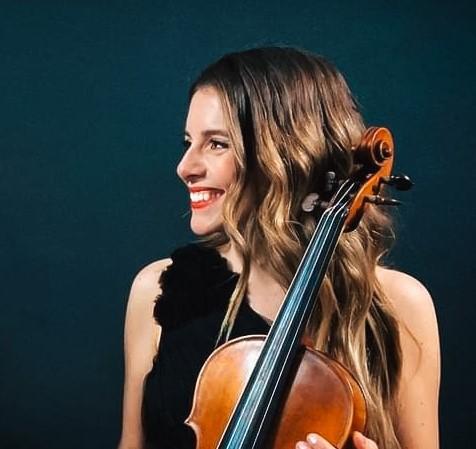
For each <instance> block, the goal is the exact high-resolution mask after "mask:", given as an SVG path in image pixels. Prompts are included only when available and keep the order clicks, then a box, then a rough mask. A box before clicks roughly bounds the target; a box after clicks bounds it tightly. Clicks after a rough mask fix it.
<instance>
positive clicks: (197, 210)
mask: <svg viewBox="0 0 476 449" xmlns="http://www.w3.org/2000/svg"><path fill="white" fill-rule="evenodd" d="M230 145H231V144H230V137H229V134H228V132H227V129H226V125H225V118H224V114H223V109H222V106H221V103H220V98H219V96H218V93H217V91H216V90H215V89H214V88H212V87H203V88H200V89H199V90H197V92H196V93H195V94H194V95H193V97H192V100H191V102H190V107H189V110H188V115H187V121H186V124H185V154H184V155H183V157H182V160H181V161H180V162H179V164H178V166H177V174H178V176H179V177H180V179H181V180H182V181H183V182H184V183H185V184H186V185H187V187H188V190H189V194H190V207H191V210H192V218H191V222H190V227H191V228H192V231H193V232H194V233H195V234H197V235H206V234H210V233H211V232H214V231H217V230H219V229H220V227H221V225H222V223H223V218H222V208H223V200H224V198H225V195H226V194H227V192H228V190H229V187H230V185H231V184H232V183H233V181H234V180H235V176H236V165H235V156H234V152H233V150H232V149H231V148H230Z"/></svg>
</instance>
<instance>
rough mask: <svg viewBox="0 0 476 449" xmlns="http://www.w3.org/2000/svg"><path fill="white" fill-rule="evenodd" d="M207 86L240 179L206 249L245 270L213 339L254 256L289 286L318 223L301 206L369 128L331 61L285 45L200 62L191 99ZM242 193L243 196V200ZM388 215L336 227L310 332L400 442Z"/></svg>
mask: <svg viewBox="0 0 476 449" xmlns="http://www.w3.org/2000/svg"><path fill="white" fill-rule="evenodd" d="M205 86H207V87H213V88H214V89H216V91H217V92H218V94H219V96H220V99H221V101H222V106H223V110H224V112H225V116H226V121H227V123H228V128H229V132H230V140H231V146H232V148H233V149H234V151H235V155H236V157H235V160H236V165H237V178H236V180H235V183H234V185H233V186H232V187H231V188H230V190H229V192H227V197H226V198H225V202H224V207H223V229H222V230H221V231H220V232H217V233H214V234H213V235H210V236H208V237H207V239H206V241H207V244H209V245H211V246H214V247H220V246H223V245H226V244H229V243H232V244H233V245H234V247H235V249H236V250H237V252H238V253H239V254H240V256H241V259H242V270H241V273H240V276H239V278H238V281H237V285H236V288H235V290H234V292H233V294H232V296H231V298H230V302H229V306H228V310H227V312H226V315H225V318H224V320H223V323H222V326H221V330H220V335H219V336H218V340H219V341H221V340H224V339H227V338H228V337H229V335H230V332H231V329H232V327H233V323H234V321H235V318H236V316H237V313H238V311H239V307H240V305H241V303H242V301H243V299H244V298H245V296H246V289H247V284H248V280H249V275H250V267H251V261H252V260H253V262H254V263H257V264H258V265H263V266H264V265H266V267H267V270H268V271H269V272H270V273H271V274H272V276H273V277H274V278H275V279H276V281H277V282H278V283H279V284H280V285H281V286H282V287H283V289H287V287H288V286H289V283H290V282H291V280H292V277H293V276H294V273H295V271H296V268H297V266H298V264H299V261H300V259H301V257H302V254H303V252H304V249H305V247H306V245H307V243H308V241H309V239H310V236H311V234H312V232H313V231H314V229H315V224H316V222H315V219H314V218H313V217H311V216H309V215H308V214H306V213H304V212H303V211H302V210H301V203H302V201H303V199H304V197H305V196H306V195H307V194H308V193H309V192H311V191H318V192H319V193H322V192H323V180H324V178H325V176H324V174H325V173H326V172H327V171H328V170H332V171H334V172H335V173H336V175H337V176H338V177H339V178H340V179H345V178H347V177H348V176H349V175H350V173H351V171H352V168H353V167H352V153H351V151H352V148H354V147H355V146H356V145H357V144H358V143H359V142H360V139H361V136H362V134H363V131H364V129H365V127H364V124H363V121H362V118H361V116H360V113H359V112H358V108H357V106H356V103H355V100H354V99H353V97H352V94H351V93H350V90H349V88H348V86H347V84H346V82H345V80H344V78H343V77H342V75H341V74H340V73H339V72H338V71H337V69H335V68H334V66H333V65H331V64H330V63H328V62H327V61H326V60H324V59H323V58H321V57H319V56H315V55H312V54H309V53H306V52H303V51H298V50H295V49H290V48H264V49H255V50H248V51H246V52H241V53H235V54H230V55H227V56H225V57H223V58H222V59H220V60H219V61H217V62H216V63H215V64H213V65H212V66H210V67H209V68H208V69H206V70H205V71H204V72H203V73H202V75H201V76H200V77H199V79H198V80H197V82H196V83H195V84H194V85H193V86H192V89H191V95H193V93H194V92H195V91H196V90H198V89H200V88H202V87H205ZM245 199H246V200H245ZM391 237H392V231H391V219H390V217H389V216H388V215H387V214H386V213H384V212H382V211H381V210H379V209H377V208H375V207H372V206H370V207H369V208H368V210H367V212H366V214H365V215H364V217H363V219H362V220H361V223H360V224H359V226H358V228H357V229H356V230H355V231H353V232H351V233H346V234H343V236H342V237H341V239H340V240H339V243H338V246H337V249H336V251H335V254H334V256H333V258H332V260H331V263H330V266H329V268H328V271H327V274H326V276H325V279H324V282H323V284H322V286H321V289H320V291H319V295H318V298H317V300H316V306H315V308H314V311H313V314H312V317H311V319H310V321H309V324H308V329H307V332H308V334H309V336H310V337H312V340H313V341H314V345H315V347H316V348H317V349H319V350H322V351H324V352H327V353H328V354H329V355H331V356H332V357H334V358H335V359H337V360H338V361H340V362H342V363H343V364H344V365H345V366H346V367H347V368H348V369H350V371H351V372H352V373H353V374H354V375H355V376H356V378H357V379H358V381H359V383H360V384H361V386H362V388H363V392H364V395H365V397H366V400H367V404H368V408H369V421H368V428H367V434H368V436H369V437H370V438H372V439H374V440H375V441H376V442H377V444H378V445H379V447H381V448H388V449H398V448H400V444H399V442H398V440H397V437H396V434H395V428H394V424H393V418H394V410H395V403H396V391H397V383H398V379H399V376H400V370H401V349H400V342H399V337H398V325H397V321H396V319H395V314H394V312H393V310H392V308H391V305H390V303H389V301H388V299H387V298H386V296H385V294H384V292H383V291H382V288H381V286H380V285H379V282H378V279H377V277H376V267H377V265H379V264H380V263H381V259H382V256H383V255H384V254H385V252H386V251H387V249H388V243H389V241H390V240H391Z"/></svg>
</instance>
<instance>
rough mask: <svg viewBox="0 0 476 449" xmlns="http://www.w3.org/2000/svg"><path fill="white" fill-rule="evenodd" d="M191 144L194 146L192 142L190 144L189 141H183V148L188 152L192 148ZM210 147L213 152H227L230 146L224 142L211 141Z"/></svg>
mask: <svg viewBox="0 0 476 449" xmlns="http://www.w3.org/2000/svg"><path fill="white" fill-rule="evenodd" d="M191 144H192V142H190V141H189V140H183V142H182V146H183V148H184V150H185V151H186V150H188V148H189V147H190V145H191ZM210 147H211V148H212V149H213V150H225V149H227V148H228V147H229V145H228V143H227V142H222V141H220V140H215V139H211V140H210Z"/></svg>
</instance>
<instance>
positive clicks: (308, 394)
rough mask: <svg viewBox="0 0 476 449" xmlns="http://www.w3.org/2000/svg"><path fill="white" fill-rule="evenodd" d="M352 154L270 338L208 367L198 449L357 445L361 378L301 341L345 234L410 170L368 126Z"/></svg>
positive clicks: (221, 353) (229, 348)
mask: <svg viewBox="0 0 476 449" xmlns="http://www.w3.org/2000/svg"><path fill="white" fill-rule="evenodd" d="M352 154H353V158H354V166H355V167H356V170H355V172H354V174H353V175H352V176H351V177H350V178H349V179H348V180H346V181H344V182H341V183H340V184H339V185H338V186H337V187H338V188H337V191H336V193H335V194H334V195H333V197H332V199H331V200H330V201H329V202H328V203H325V205H324V206H325V210H324V211H323V212H322V213H321V215H320V219H319V221H318V223H317V225H316V229H315V231H314V233H313V235H312V237H311V239H310V241H309V244H308V246H307V248H306V251H305V253H304V255H303V257H302V260H301V262H300V264H299V267H298V268H297V271H296V274H295V276H294V278H293V280H292V282H291V284H290V286H289V289H288V291H287V293H286V296H285V298H284V301H283V304H282V306H281V308H280V310H279V312H278V314H277V316H276V319H275V321H274V323H273V325H272V326H271V329H270V331H269V333H268V335H267V336H259V335H252V336H245V337H240V338H237V339H234V340H231V341H228V342H227V343H225V344H224V345H222V346H220V347H218V348H217V349H216V350H215V351H214V352H213V353H212V354H211V355H210V357H209V358H208V359H207V361H206V362H205V364H204V366H203V367H202V369H201V372H200V374H199V376H198V379H197V383H196V387H195V394H194V398H193V406H192V411H191V413H190V416H189V417H188V418H187V420H186V424H188V425H189V426H191V427H192V429H193V431H194V432H195V435H196V439H197V446H196V447H197V449H261V448H269V449H288V448H289V449H294V447H295V444H296V442H297V441H299V440H302V439H303V437H305V436H306V435H307V434H308V433H311V432H317V433H319V434H320V435H322V436H323V437H324V438H326V439H327V440H328V441H329V442H330V443H331V444H333V445H334V446H335V447H337V448H344V447H349V448H350V447H352V446H350V445H351V442H350V436H351V434H352V432H353V431H360V432H365V425H366V419H367V412H366V404H365V399H364V395H363V393H362V389H361V387H360V386H359V383H358V382H357V380H356V379H355V378H354V376H353V375H352V374H351V373H350V372H349V371H348V370H347V369H346V368H345V367H344V366H343V365H341V364H340V363H339V362H337V361H335V360H333V359H331V358H330V357H329V356H327V355H326V354H324V353H322V352H320V351H317V350H315V349H312V348H310V347H306V346H305V345H303V344H302V342H303V336H304V332H305V328H306V324H307V321H308V320H309V317H310V315H311V312H312V309H313V307H314V303H315V299H316V296H317V292H318V290H319V287H320V285H321V283H322V281H323V278H324V275H325V273H326V269H327V267H328V265H329V262H330V259H331V256H332V254H333V252H334V250H335V248H336V246H337V243H338V240H339V237H340V235H341V234H342V233H343V232H350V231H352V230H354V229H355V228H356V227H357V225H358V223H359V220H360V219H361V217H362V215H363V214H364V213H365V208H366V205H367V204H368V203H372V204H376V205H396V204H398V203H399V202H398V201H396V200H393V199H388V198H384V197H383V196H380V194H379V193H380V191H381V188H382V185H384V184H388V185H392V186H394V187H396V188H397V189H399V190H407V189H408V188H410V187H411V185H412V183H411V181H410V179H409V178H408V177H407V176H405V175H400V176H393V175H392V174H391V171H392V166H393V159H394V145H393V139H392V135H391V133H390V131H389V130H388V129H386V128H377V127H372V128H369V129H367V131H366V132H365V133H364V135H363V138H362V141H361V143H360V145H359V146H358V147H357V148H355V149H353V152H352ZM305 203H306V204H305V205H303V208H305V210H312V209H313V208H314V207H316V206H320V207H322V202H320V201H319V198H318V196H317V194H314V195H312V196H310V197H309V198H308V199H307V202H306V201H305ZM306 208H307V209H306Z"/></svg>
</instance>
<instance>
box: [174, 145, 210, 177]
mask: <svg viewBox="0 0 476 449" xmlns="http://www.w3.org/2000/svg"><path fill="white" fill-rule="evenodd" d="M205 173H206V168H205V164H204V161H203V159H202V158H201V156H200V154H198V151H196V150H195V149H194V148H193V147H190V148H189V149H188V150H187V151H186V153H185V154H184V155H183V157H182V159H181V161H180V162H179V163H178V165H177V175H178V176H179V178H180V179H181V180H182V181H183V182H184V183H185V184H187V183H190V182H195V181H198V180H199V179H201V178H203V177H204V176H205Z"/></svg>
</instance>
